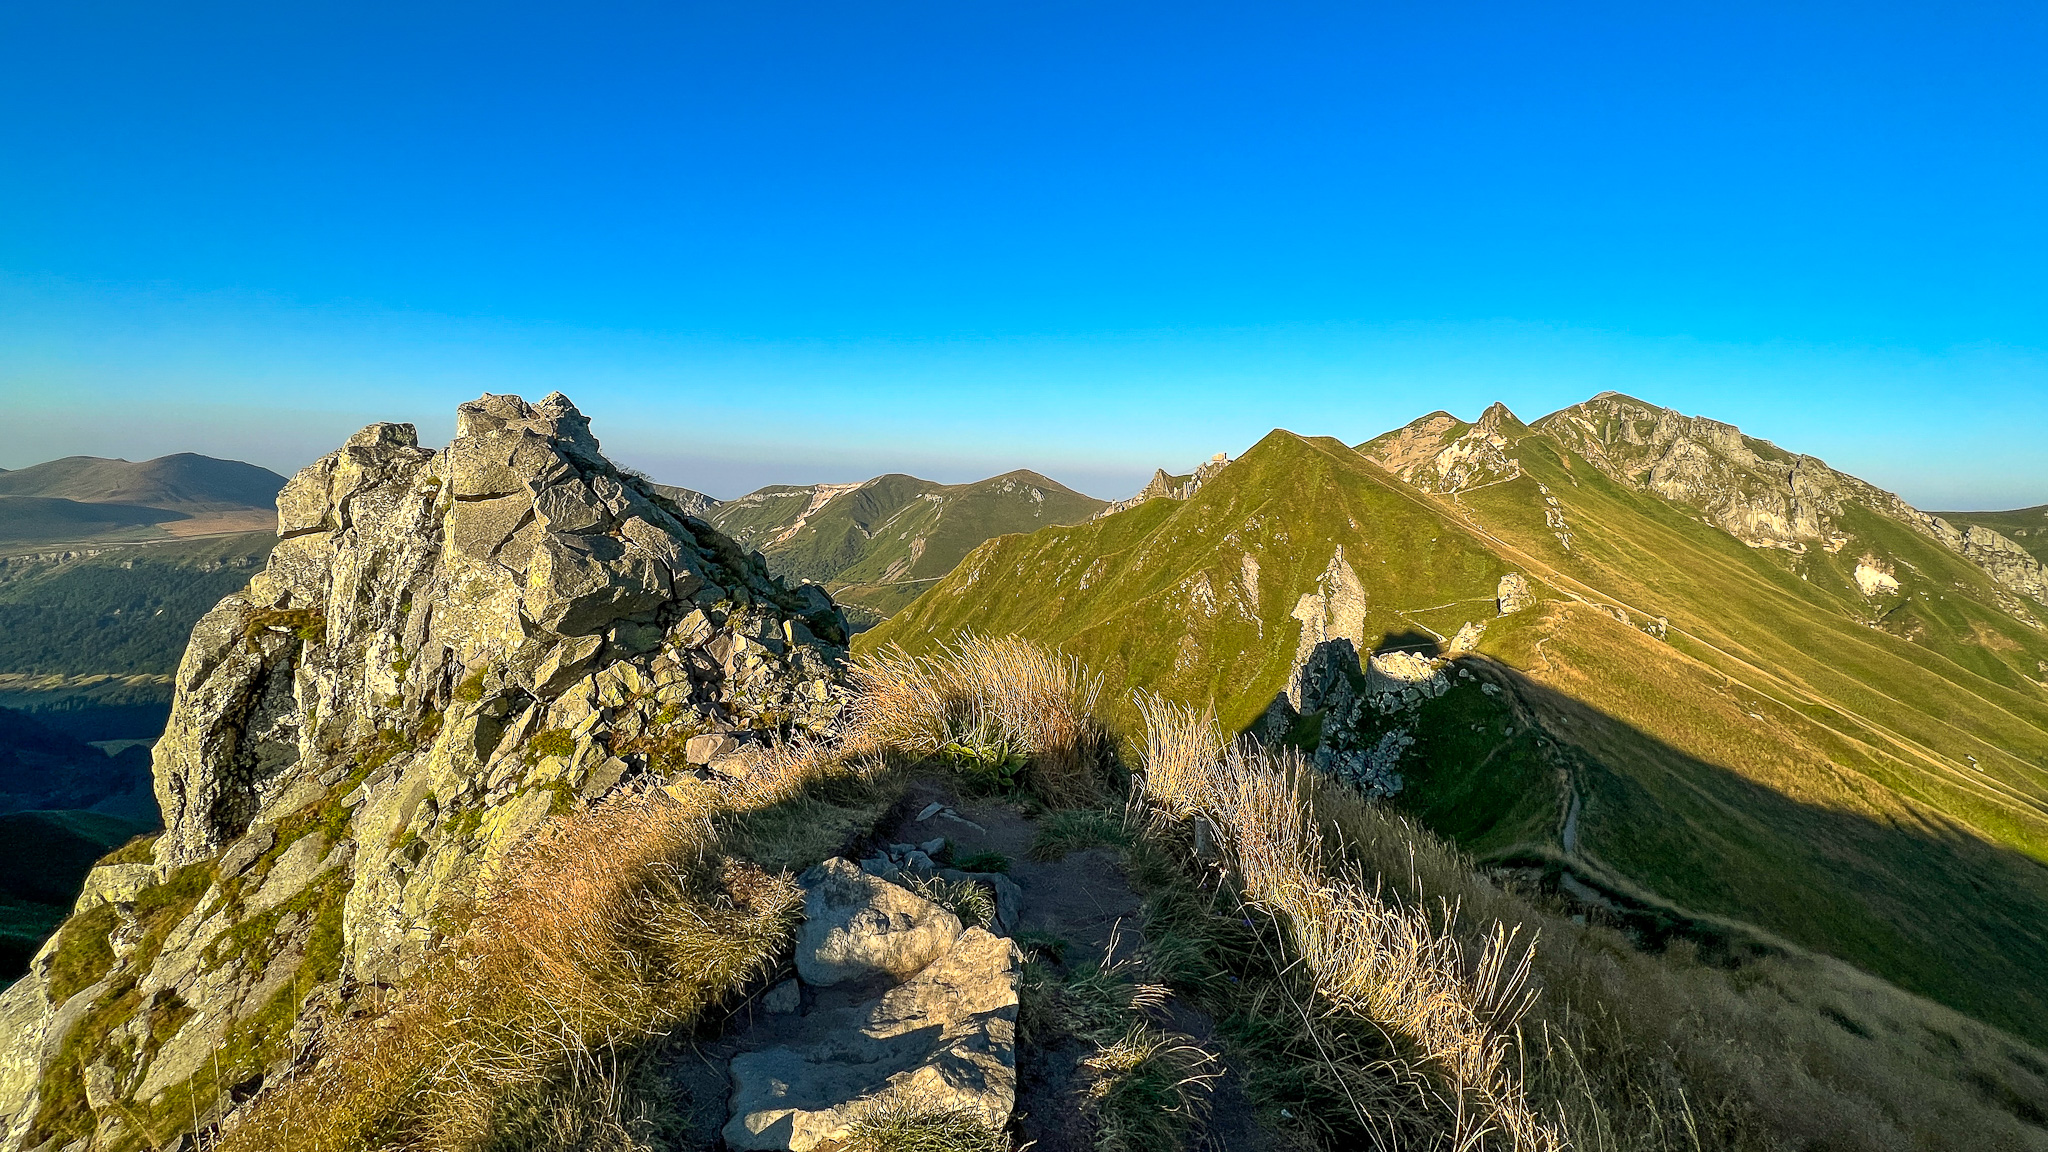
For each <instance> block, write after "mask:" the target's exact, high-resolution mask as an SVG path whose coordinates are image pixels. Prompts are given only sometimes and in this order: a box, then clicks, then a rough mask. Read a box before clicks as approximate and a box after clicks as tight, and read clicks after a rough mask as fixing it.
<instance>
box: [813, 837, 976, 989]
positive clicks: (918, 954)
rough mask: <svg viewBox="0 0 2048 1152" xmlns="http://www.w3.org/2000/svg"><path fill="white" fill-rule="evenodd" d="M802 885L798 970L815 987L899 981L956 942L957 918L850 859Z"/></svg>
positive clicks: (821, 868)
mask: <svg viewBox="0 0 2048 1152" xmlns="http://www.w3.org/2000/svg"><path fill="white" fill-rule="evenodd" d="M801 883H802V884H803V887H804V926H803V930H802V931H801V932H800V933H799V934H798V935H797V943H796V970H797V974H798V975H799V976H802V977H803V979H804V983H806V984H809V985H811V986H812V987H814V988H824V987H829V986H831V985H834V984H839V983H843V982H845V981H848V980H860V979H865V978H870V977H876V976H888V977H893V978H895V979H898V980H901V979H903V978H905V977H908V976H911V975H914V974H915V973H917V972H918V971H919V970H920V969H922V968H924V966H925V965H927V964H930V963H931V962H932V961H933V960H936V959H937V958H938V957H940V956H942V955H944V954H945V953H946V952H947V950H948V949H950V948H951V947H952V946H953V942H954V941H955V940H957V939H958V938H959V937H960V931H961V927H960V918H959V917H957V916H955V915H953V914H952V913H951V912H948V911H946V910H945V909H944V908H941V907H939V906H938V905H936V904H934V903H932V902H931V901H929V900H926V899H925V898H923V897H921V896H918V895H917V894H915V893H913V892H910V891H908V890H907V889H904V888H901V887H898V886H897V885H895V884H891V883H889V882H888V881H887V880H884V879H882V878H881V877H879V876H871V875H869V874H868V873H866V872H864V871H862V870H861V868H860V866H859V865H856V864H855V863H853V861H851V860H846V859H841V858H834V859H831V860H827V861H825V862H824V863H823V864H819V865H817V866H815V867H813V868H811V869H810V870H809V871H807V872H805V873H804V874H803V876H802V877H801Z"/></svg>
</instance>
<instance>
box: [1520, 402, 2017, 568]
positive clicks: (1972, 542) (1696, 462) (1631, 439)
mask: <svg viewBox="0 0 2048 1152" xmlns="http://www.w3.org/2000/svg"><path fill="white" fill-rule="evenodd" d="M1532 427H1533V428H1534V430H1535V431H1537V432H1540V433H1543V434H1544V435H1547V436H1550V437H1552V438H1554V439H1556V440H1558V441H1559V442H1560V443H1562V444H1564V445H1565V446H1566V447H1568V448H1570V449H1571V450H1572V451H1574V452H1577V453H1579V454H1580V455H1581V456H1584V457H1585V458H1586V459H1587V460H1588V461H1590V462H1591V463H1592V464H1593V465H1594V466H1595V467H1597V468H1599V469H1600V470H1601V471H1603V472H1605V473H1607V474H1608V475H1609V476H1611V477H1613V478H1614V479H1616V480H1618V481H1620V482H1622V483H1624V484H1627V485H1629V486H1630V487H1634V488H1639V489H1643V490H1645V491H1649V492H1653V493H1655V494H1657V495H1659V496H1662V497H1664V498H1665V499H1667V500H1672V501H1675V502H1678V503H1681V504H1687V505H1690V506H1692V507H1695V508H1698V509H1700V510H1701V511H1702V512H1704V513H1705V514H1706V516H1707V518H1708V519H1709V520H1711V521H1712V522H1713V523H1715V524H1718V525H1719V526H1720V527H1722V528H1724V529H1726V530H1727V531H1728V532H1729V533H1730V534H1732V535H1734V536H1735V537H1736V538H1737V539H1739V540H1741V541H1743V542H1744V543H1746V544H1749V545H1750V546H1752V547H1759V548H1785V549H1790V550H1793V551H1803V550H1805V549H1806V548H1808V547H1819V548H1822V549H1824V550H1826V551H1829V552H1834V551H1838V550H1839V549H1841V548H1842V547H1843V546H1844V545H1845V544H1846V543H1847V542H1848V535H1846V534H1845V533H1846V532H1847V529H1845V528H1844V526H1843V517H1844V513H1845V511H1846V510H1847V509H1848V508H1849V507H1850V506H1851V505H1861V506H1863V507H1865V508H1868V509H1870V510H1871V511H1874V512H1876V513H1878V514H1879V515H1882V516H1885V517H1888V518H1890V519H1892V520H1895V521H1897V522H1899V523H1901V524H1904V525H1906V526H1907V527H1909V528H1912V529H1913V530H1914V531H1916V532H1919V533H1921V534H1922V535H1924V536H1927V537H1930V538H1932V539H1934V540H1937V541H1939V542H1940V543H1941V544H1942V545H1943V546H1945V547H1947V548H1949V549H1950V550H1951V551H1954V552H1956V553H1957V554H1959V555H1961V556H1962V557H1964V558H1965V559H1967V560H1969V561H1970V562H1971V563H1973V564H1975V565H1977V567H1979V568H1981V569H1983V571H1984V572H1985V573H1986V574H1987V575H1989V576H1990V577H1991V578H1992V579H1993V580H1995V581H1997V582H1998V584H2000V585H2001V586H2003V587H2004V588H2007V589H2010V590H2011V591H2013V592H2017V593H2019V594H2020V595H2022V596H2028V597H2032V598H2033V599H2034V600H2036V601H2038V602H2041V603H2044V604H2048V571H2044V570H2043V569H2042V566H2041V563H2040V561H2038V560H2036V559H2034V557H2033V556H2032V555H2030V554H2029V553H2028V552H2027V551H2026V550H2025V549H2024V548H2021V547H2020V546H2019V545H2018V544H2015V543H2013V542H2012V541H2011V540H2008V539H2007V538H2005V537H2004V536H2002V535H2000V534H1998V533H1997V532H1994V531H1992V530H1991V529H1989V528H1984V527H1981V526H1977V525H1972V526H1969V527H1968V528H1964V529H1959V528H1957V527H1956V526H1955V525H1953V524H1950V523H1949V522H1948V521H1946V520H1943V519H1941V518H1940V517H1938V516H1930V515H1928V514H1927V513H1925V512H1922V511H1920V510H1919V509H1918V508H1915V507H1913V506H1912V505H1910V504H1907V503H1906V502H1905V501H1904V500H1901V499H1899V498H1898V497H1897V496H1895V495H1893V494H1892V493H1890V492H1886V491H1884V490H1883V489H1881V488H1878V487H1876V486H1874V485H1871V484H1867V483H1865V482H1863V481H1861V480H1858V479H1857V478H1855V477H1854V476H1850V475H1848V474H1846V473H1843V472H1837V471H1835V470H1834V469H1833V468H1830V467H1828V466H1827V465H1826V464H1825V463H1822V462H1821V461H1820V460H1817V459H1815V458H1814V457H1811V456H1801V455H1797V454H1795V453H1791V452H1786V451H1784V450H1783V449H1781V448H1779V447H1778V446H1776V445H1775V444H1772V443H1770V442H1769V441H1767V440H1758V439H1754V438H1752V437H1749V436H1744V435H1743V434H1742V431H1741V430H1740V429H1738V428H1736V427H1735V426H1734V425H1732V424H1723V423H1721V422H1720V421H1718V420H1708V419H1705V418H1704V417H1697V416H1684V415H1680V414H1679V413H1677V412H1673V411H1671V410H1669V409H1666V408H1658V407H1655V406H1653V405H1649V404H1645V403H1643V402H1641V401H1639V400H1634V399H1631V398H1629V397H1627V396H1622V395H1619V394H1617V393H1612V392H1609V393H1603V394H1602V395H1599V396H1596V397H1594V398H1593V399H1591V400H1588V401H1586V402H1585V403H1583V404H1575V405H1573V406H1572V407H1570V408H1565V409H1562V410H1561V411H1558V412H1554V413H1552V414H1550V415H1549V416H1545V417H1544V418H1543V419H1541V420H1538V421H1537V422H1536V423H1535V424H1534V425H1533V426H1532Z"/></svg>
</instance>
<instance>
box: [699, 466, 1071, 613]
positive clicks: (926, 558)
mask: <svg viewBox="0 0 2048 1152" xmlns="http://www.w3.org/2000/svg"><path fill="white" fill-rule="evenodd" d="M811 494H812V489H810V488H767V489H762V490H761V492H758V493H755V494H754V496H753V497H746V498H742V499H741V500H736V501H729V502H727V503H725V504H722V505H720V506H719V507H718V509H717V510H716V512H715V513H714V516H713V519H714V522H715V523H716V524H717V526H718V527H719V528H720V529H722V530H724V531H726V532H728V533H729V534H731V535H732V536H733V538H734V539H736V540H738V541H739V542H740V543H741V544H743V545H745V546H747V547H750V548H759V549H761V551H762V554H763V555H764V556H765V557H766V558H767V560H768V563H769V567H770V568H771V569H772V570H774V571H775V572H777V573H778V574H780V575H783V576H786V577H790V578H794V579H802V580H812V581H816V582H818V583H822V584H826V585H827V586H829V587H830V588H831V589H832V592H833V595H834V596H835V597H836V598H837V599H839V600H840V601H841V602H842V603H848V604H854V605H858V606H860V607H863V608H867V609H869V610H871V611H873V612H875V613H877V614H878V615H884V616H886V615H888V614H889V613H892V612H895V611H896V610H898V609H900V608H901V607H903V606H904V605H905V604H908V603H909V602H910V601H911V600H913V599H915V598H916V596H917V594H918V593H919V592H921V591H923V590H924V589H925V588H926V587H928V586H929V585H930V584H931V583H932V582H934V581H936V580H937V579H938V578H940V577H942V576H944V575H945V574H946V573H948V572H950V571H952V570H953V567H954V565H956V564H958V563H959V562H960V560H961V559H962V558H963V557H965V556H966V555H967V554H968V552H970V551H972V550H973V549H974V548H975V546H976V545H979V544H980V543H981V542H982V541H984V540H987V539H989V538H990V537H992V536H999V535H1003V534H1006V533H1012V532H1033V531H1036V530H1038V529H1039V528H1043V527H1045V526H1046V525H1048V524H1072V523H1075V522H1077V521H1081V520H1086V519H1087V518H1088V517H1090V516H1093V515H1094V514H1095V513H1097V512H1099V511H1101V510H1102V508H1103V507H1104V506H1105V505H1104V503H1103V502H1102V501H1100V500H1096V499H1094V498H1093V497H1090V496H1084V495H1082V494H1081V493H1079V492H1075V491H1072V490H1071V489H1068V488H1065V487H1063V486H1061V485H1060V484H1057V483H1055V482H1054V481H1051V480H1048V479H1046V478H1045V477H1043V476H1040V475H1038V474H1037V473H1034V472H1025V471H1018V472H1010V473H1006V474H1004V475H1002V476H993V477H990V478H989V479H987V480H981V481H977V482H975V483H973V484H934V483H932V482H931V481H929V480H920V479H918V478H916V477H914V476H902V475H893V474H892V475H888V476H878V477H876V478H875V479H873V480H871V481H869V482H868V483H866V484H864V485H862V486H861V487H859V488H857V489H854V490H852V491H848V492H842V493H840V494H838V495H836V496H834V497H833V498H832V499H831V500H829V501H827V502H826V503H825V504H824V505H822V506H821V507H819V508H818V509H817V510H816V511H815V512H812V513H811V515H810V516H808V517H806V518H805V520H804V524H803V526H802V527H801V528H800V529H798V530H797V531H796V533H795V534H794V535H792V536H791V537H790V538H789V539H787V540H783V541H781V542H779V543H771V541H773V540H774V538H775V537H777V536H779V535H781V534H782V533H783V532H784V531H786V530H787V529H789V528H790V527H791V526H792V525H794V524H795V523H796V521H797V518H798V517H799V516H802V515H803V513H804V511H805V510H806V509H807V508H808V507H809V506H810V503H811Z"/></svg>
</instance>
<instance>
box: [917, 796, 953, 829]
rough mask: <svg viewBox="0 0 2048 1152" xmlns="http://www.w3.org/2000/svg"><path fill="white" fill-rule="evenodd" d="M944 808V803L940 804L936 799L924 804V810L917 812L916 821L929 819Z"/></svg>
mask: <svg viewBox="0 0 2048 1152" xmlns="http://www.w3.org/2000/svg"><path fill="white" fill-rule="evenodd" d="M945 810H946V806H945V805H944V804H941V803H939V802H938V801H936V800H934V801H932V802H931V803H929V804H927V805H925V806H924V811H922V812H919V813H918V814H917V819H918V822H919V823H922V822H924V821H926V820H929V819H931V818H932V817H934V816H937V815H938V814H939V813H941V812H943V811H945Z"/></svg>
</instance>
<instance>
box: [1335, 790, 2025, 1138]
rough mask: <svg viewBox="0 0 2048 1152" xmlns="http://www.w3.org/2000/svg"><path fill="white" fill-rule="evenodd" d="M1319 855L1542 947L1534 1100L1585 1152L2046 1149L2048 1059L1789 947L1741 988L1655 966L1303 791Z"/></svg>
mask: <svg viewBox="0 0 2048 1152" xmlns="http://www.w3.org/2000/svg"><path fill="white" fill-rule="evenodd" d="M1310 791H1311V795H1312V800H1313V806H1314V809H1315V813H1316V818H1317V821H1318V823H1319V824H1320V825H1321V826H1322V835H1323V841H1324V850H1325V852H1326V854H1327V856H1328V857H1330V858H1339V859H1343V860H1345V861H1346V862H1347V864H1348V866H1349V867H1352V868H1356V869H1359V870H1362V871H1363V872H1364V873H1366V874H1368V875H1375V876H1379V877H1382V878H1384V880H1385V882H1386V884H1387V885H1388V887H1390V888H1392V889H1396V890H1397V892H1398V895H1399V897H1400V898H1401V899H1402V900H1403V901H1405V902H1409V903H1411V904H1414V905H1419V904H1420V903H1421V902H1422V900H1423V899H1424V897H1425V896H1428V897H1430V898H1447V899H1449V900H1450V901H1451V902H1452V906H1453V907H1454V908H1455V909H1456V910H1457V915H1456V916H1455V918H1454V922H1453V923H1450V924H1448V925H1446V927H1447V928H1448V930H1449V931H1451V932H1452V933H1454V934H1456V935H1457V936H1459V937H1460V938H1461V939H1463V940H1465V941H1466V946H1467V947H1468V949H1469V948H1476V947H1478V946H1480V945H1481V944H1482V943H1483V941H1484V939H1485V937H1486V936H1487V934H1488V933H1490V932H1492V931H1495V930H1496V927H1495V926H1497V925H1501V924H1506V925H1509V926H1520V928H1521V929H1522V932H1523V933H1524V934H1525V935H1532V934H1534V933H1538V932H1540V933H1541V935H1542V938H1543V942H1544V943H1543V947H1542V948H1541V949H1539V950H1537V951H1536V952H1535V954H1534V956H1533V957H1532V963H1531V985H1532V986H1533V987H1535V988H1538V989H1539V990H1540V995H1539V996H1538V997H1537V999H1536V1000H1535V1002H1534V1004H1533V1006H1532V1008H1531V1010H1530V1012H1529V1014H1528V1015H1527V1016H1526V1017H1524V1019H1523V1025H1522V1027H1523V1033H1524V1036H1525V1037H1526V1043H1525V1044H1524V1050H1525V1051H1524V1055H1525V1058H1526V1062H1527V1071H1526V1075H1525V1081H1526V1087H1527V1091H1528V1093H1529V1095H1530V1096H1531V1098H1532V1099H1534V1100H1536V1101H1538V1102H1540V1108H1539V1111H1542V1112H1545V1113H1551V1112H1559V1113H1562V1114H1563V1116H1564V1118H1565V1128H1566V1130H1567V1131H1568V1132H1569V1133H1570V1135H1571V1137H1572V1141H1573V1144H1574V1146H1575V1147H1577V1148H1580V1149H1585V1150H1587V1152H1652V1150H1654V1152H1678V1150H1683V1152H1697V1150H1699V1149H1710V1148H1718V1149H1734V1150H1745V1152H1746V1150H1751V1149H1755V1150H1763V1149H1780V1148H1799V1149H1844V1150H1847V1149H1859V1150H1860V1149H1897V1150H1901V1152H1903V1150H1906V1149H1919V1148H1928V1149H1932V1148H1948V1147H1971V1148H2000V1149H2004V1148H2013V1149H2029V1148H2031V1149H2048V1127H2044V1126H2043V1122H2044V1119H2048V1057H2044V1056H2043V1054H2041V1053H2040V1052H2038V1051H2036V1050H2034V1049H2032V1048H2030V1047H2028V1046H2027V1045H2025V1044H2023V1043H2021V1042H2019V1041H2016V1040H2014V1039H2012V1038H2011V1037H2009V1036H2007V1035H2005V1034H2003V1033H2001V1032H1998V1031H1997V1030H1995V1029H1993V1028H1990V1027H1988V1026H1986V1025H1984V1024H1981V1023H1979V1022H1977V1021H1975V1020H1971V1019H1968V1018H1966V1017H1964V1016H1962V1015H1961V1014H1959V1013H1957V1012H1954V1011H1952V1010H1950V1009H1948V1008H1945V1007H1943V1006H1941V1005H1938V1004H1935V1003H1933V1002H1931V1001H1928V1000H1925V999H1922V998H1920V997H1917V996H1914V995H1912V994H1910V993H1907V992H1905V991H1903V990H1901V989H1899V988H1897V987H1895V986H1893V985H1891V984H1888V983H1886V982H1884V981H1882V980H1880V979H1877V978H1876V977H1873V976H1870V975H1867V974H1866V973H1863V972H1861V971H1858V970H1856V969H1854V968H1852V967H1850V966H1849V965H1847V964H1844V963H1842V962H1840V961H1838V960H1834V959H1831V958H1828V957H1823V956H1815V955H1810V954H1804V953H1800V952H1798V951H1797V950H1793V949H1790V948H1789V947H1788V948H1786V949H1785V950H1784V951H1783V952H1782V953H1778V954H1772V955H1768V956H1765V957H1763V958H1761V959H1757V960H1751V961H1746V962H1744V963H1743V964H1742V965H1741V966H1740V967H1738V968H1734V969H1730V968H1726V967H1722V966H1719V965H1717V964H1714V963H1708V962H1704V961H1702V960H1701V959H1700V958H1699V957H1698V956H1697V955H1696V954H1695V950H1694V949H1693V948H1692V947H1691V945H1689V944H1688V943H1687V942H1685V941H1683V940H1681V941H1678V942H1676V943H1674V944H1673V946H1672V947H1671V948H1670V949H1669V950H1668V951H1665V952H1663V953H1661V954H1659V953H1649V952H1645V951H1643V950H1642V949H1641V948H1639V947H1638V946H1637V945H1636V944H1635V943H1634V942H1633V941H1631V940H1630V939H1629V938H1628V937H1627V936H1625V935H1623V934H1622V933H1621V932H1619V931H1616V930H1614V929H1610V928H1606V927H1602V926H1601V925H1599V924H1598V923H1595V924H1585V923H1576V922H1574V921H1573V920H1572V919H1571V918H1569V917H1568V916H1567V915H1566V914H1565V912H1564V911H1563V910H1554V909H1550V908H1548V907H1547V906H1545V905H1543V904H1541V903H1540V902H1537V901H1533V900H1532V899H1531V898H1529V897H1527V896H1525V895H1522V894H1519V893H1517V892H1513V891H1509V890H1507V889H1505V888H1503V887H1502V886H1501V885H1500V884H1498V883H1496V882H1494V881H1493V880H1492V879H1489V878H1488V877H1487V876H1486V875H1485V874H1484V873H1482V872H1481V871H1479V870H1478V869H1477V868H1475V866H1474V865H1473V862H1472V861H1471V860H1470V859H1469V858H1467V857H1465V856H1464V855H1463V854H1461V853H1460V852H1458V850H1457V849H1456V848H1455V847H1453V846H1452V845H1450V844H1448V843H1446V842H1445V841H1443V840H1441V839H1439V838H1438V837H1436V836H1434V835H1432V834H1431V833H1429V832H1428V831H1427V830H1426V829H1423V828H1421V827H1420V826H1418V825H1416V824H1415V823H1414V822H1413V821H1412V820H1411V819H1409V818H1408V817H1405V816H1403V815H1401V814H1399V813H1397V812H1394V811H1392V810H1390V809H1387V808H1385V807H1383V806H1379V805H1374V804H1370V803H1367V802H1366V801H1365V800H1364V799H1363V798H1362V797H1359V796H1358V795H1357V794H1356V793H1354V792H1351V791H1349V790H1347V789H1344V788H1342V787H1340V786H1334V785H1327V784H1324V783H1322V782H1320V781H1313V780H1312V781H1311V782H1310Z"/></svg>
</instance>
